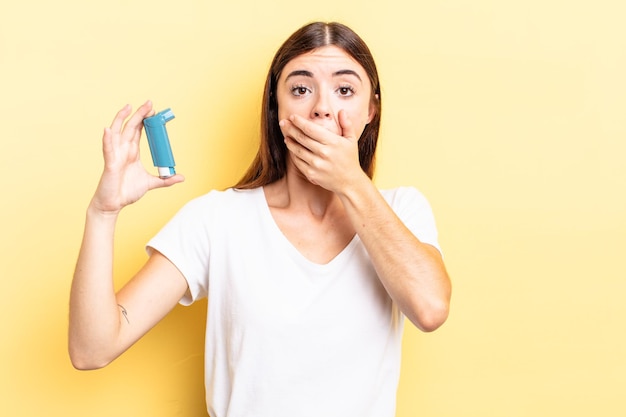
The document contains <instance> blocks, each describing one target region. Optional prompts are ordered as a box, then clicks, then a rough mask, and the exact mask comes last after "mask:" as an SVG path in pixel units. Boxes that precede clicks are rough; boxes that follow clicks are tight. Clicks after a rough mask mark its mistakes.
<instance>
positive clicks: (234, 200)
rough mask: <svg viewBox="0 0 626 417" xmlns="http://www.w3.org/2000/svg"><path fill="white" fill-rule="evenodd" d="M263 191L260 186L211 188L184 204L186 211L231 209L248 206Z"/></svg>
mask: <svg viewBox="0 0 626 417" xmlns="http://www.w3.org/2000/svg"><path fill="white" fill-rule="evenodd" d="M259 192H262V190H261V189H259V188H254V189H250V190H237V189H234V188H228V189H226V190H211V191H209V192H208V193H206V194H203V195H201V196H198V197H195V198H193V199H192V200H190V201H188V202H187V203H186V204H185V205H184V206H183V209H182V210H184V211H190V212H194V211H205V210H220V209H231V208H234V207H236V206H246V205H249V204H251V203H252V202H253V201H254V200H255V199H256V198H257V196H258V193H259Z"/></svg>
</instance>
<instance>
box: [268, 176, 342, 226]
mask: <svg viewBox="0 0 626 417" xmlns="http://www.w3.org/2000/svg"><path fill="white" fill-rule="evenodd" d="M290 168H292V169H290ZM265 195H266V199H267V202H268V204H269V205H270V207H275V208H280V209H290V210H295V211H301V212H303V211H307V212H309V213H310V214H312V215H313V216H315V217H325V215H326V214H327V213H328V212H329V210H332V209H333V208H336V207H340V206H341V201H340V200H339V198H338V197H337V196H336V195H335V193H333V192H331V191H328V190H326V189H325V188H322V187H320V186H318V185H315V184H312V183H311V182H309V181H308V180H307V179H306V178H305V177H304V176H303V175H302V174H301V173H300V172H299V171H297V169H295V168H294V167H289V168H288V169H287V174H286V175H285V176H284V177H283V178H281V179H280V180H278V181H276V182H274V183H272V184H269V185H267V186H265ZM338 205H339V206H338Z"/></svg>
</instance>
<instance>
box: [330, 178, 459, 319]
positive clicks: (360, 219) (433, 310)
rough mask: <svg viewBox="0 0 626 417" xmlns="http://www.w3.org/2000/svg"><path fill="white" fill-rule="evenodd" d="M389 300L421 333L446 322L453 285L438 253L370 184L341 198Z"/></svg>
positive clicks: (365, 181)
mask: <svg viewBox="0 0 626 417" xmlns="http://www.w3.org/2000/svg"><path fill="white" fill-rule="evenodd" d="M340 198H341V199H342V202H343V204H344V207H345V208H346V211H347V213H348V216H349V218H350V219H351V221H352V224H353V225H354V227H355V229H356V232H357V234H358V235H359V237H360V239H361V241H362V242H363V244H364V245H365V247H366V249H367V251H368V254H369V255H370V259H371V260H372V263H373V265H374V268H375V269H376V272H377V274H378V276H379V278H380V280H381V282H382V284H383V286H384V287H385V289H386V290H387V292H388V294H389V295H390V297H391V298H392V299H393V300H394V302H395V303H396V304H397V305H398V306H399V308H400V310H401V311H402V312H403V313H404V314H405V315H406V316H407V317H408V318H409V320H411V322H413V323H414V324H415V325H416V326H417V327H419V328H420V329H422V330H424V331H432V330H435V329H436V328H437V327H439V326H440V325H441V324H443V322H444V321H445V320H446V318H447V315H448V309H449V301H450V292H451V287H450V280H449V278H448V275H447V273H446V270H445V267H444V264H443V260H442V258H441V254H440V253H439V251H438V250H437V249H436V248H434V247H433V246H431V245H428V244H425V243H422V242H420V241H419V240H418V239H417V237H415V236H414V235H413V233H411V231H410V230H409V229H408V228H407V227H406V226H405V225H404V224H403V223H402V221H401V220H400V219H399V218H398V216H397V215H396V214H395V213H394V212H393V210H392V209H391V207H390V206H389V205H388V204H387V202H386V201H385V199H384V198H383V197H382V195H381V194H380V192H379V191H378V190H377V189H376V187H375V186H374V185H373V184H372V183H371V181H370V180H369V179H367V178H364V179H363V181H358V182H357V183H355V184H354V186H352V187H350V188H349V189H348V190H346V191H345V192H344V193H342V194H341V195H340Z"/></svg>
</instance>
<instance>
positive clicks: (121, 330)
mask: <svg viewBox="0 0 626 417" xmlns="http://www.w3.org/2000/svg"><path fill="white" fill-rule="evenodd" d="M130 112H131V109H130V107H129V106H126V107H124V108H123V109H122V110H120V112H118V114H117V115H116V116H115V119H114V120H113V123H112V124H111V127H110V128H107V129H105V132H104V136H103V154H104V163H105V164H104V165H105V166H104V172H103V174H102V177H101V179H100V183H99V184H98V188H97V189H96V193H95V195H94V197H93V199H92V200H91V203H90V205H89V208H88V210H87V216H86V222H85V231H84V235H83V242H82V245H81V248H80V252H79V255H78V261H77V264H76V270H75V272H74V278H73V281H72V289H71V293H70V324H69V352H70V359H71V360H72V363H73V365H74V366H75V367H76V368H79V369H94V368H100V367H102V366H105V365H107V364H108V363H109V362H111V361H112V360H113V359H115V358H116V357H117V356H119V355H120V354H121V353H122V352H124V351H125V350H126V349H127V348H128V347H129V346H131V345H132V344H133V343H134V342H135V341H136V340H137V339H139V338H140V337H141V336H142V335H143V334H145V333H146V332H147V331H148V330H149V329H150V328H151V327H152V326H154V325H155V324H156V323H157V322H158V321H159V320H160V319H161V318H162V317H163V316H165V315H166V314H167V312H168V311H170V310H171V309H172V308H173V307H174V305H175V304H176V302H177V301H178V300H180V298H181V297H182V296H183V294H184V292H185V291H186V289H187V284H186V281H185V279H184V278H183V276H182V274H181V273H180V272H179V271H178V270H177V269H176V268H175V267H174V265H172V264H171V262H169V260H167V258H165V257H164V256H163V255H161V254H160V253H158V252H156V253H154V254H153V255H152V256H151V257H150V259H149V260H148V262H147V263H146V265H145V266H144V267H143V268H142V269H141V270H140V271H139V272H138V273H137V275H136V276H135V277H134V278H133V279H132V280H131V281H130V282H129V283H128V284H127V285H126V286H125V287H124V288H123V289H122V290H121V291H120V292H119V293H118V294H116V293H115V291H114V287H113V242H114V233H115V225H116V223H117V218H118V216H119V213H120V211H121V209H122V208H123V207H125V206H126V205H128V204H132V203H133V202H135V201H137V200H138V199H139V198H141V197H142V196H143V195H144V194H145V193H146V192H147V191H149V190H151V189H153V188H158V187H165V186H169V185H173V184H175V183H177V182H180V181H182V180H183V178H182V176H175V177H171V178H168V179H166V180H163V179H160V178H157V177H154V176H151V175H150V174H149V173H148V172H147V171H146V170H145V169H144V168H143V166H142V165H141V161H140V160H139V139H140V137H141V128H142V126H143V124H142V121H143V119H144V118H145V117H146V116H148V115H150V114H152V104H151V103H150V102H147V103H146V104H144V105H143V106H141V107H140V108H139V109H138V110H137V112H136V113H135V114H134V115H133V116H132V117H131V118H130V119H129V120H128V121H127V122H126V123H124V122H125V120H126V118H127V117H128V116H129V115H130Z"/></svg>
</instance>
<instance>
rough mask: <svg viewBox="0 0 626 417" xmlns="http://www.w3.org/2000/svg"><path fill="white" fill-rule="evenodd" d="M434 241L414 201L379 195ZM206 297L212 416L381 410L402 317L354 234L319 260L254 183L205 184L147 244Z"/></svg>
mask: <svg viewBox="0 0 626 417" xmlns="http://www.w3.org/2000/svg"><path fill="white" fill-rule="evenodd" d="M381 193H382V194H383V196H384V197H385V199H386V200H387V202H388V203H389V204H390V206H391V207H392V208H393V210H394V211H395V212H396V213H397V214H398V216H399V217H400V219H401V220H402V221H403V222H404V223H405V224H406V226H407V227H408V228H409V229H410V230H411V231H412V232H413V233H414V234H415V235H416V236H417V237H418V238H419V239H420V240H421V241H422V242H425V243H429V244H431V245H433V246H436V247H438V243H437V231H436V227H435V223H434V219H433V215H432V212H431V209H430V206H429V204H428V202H427V201H426V199H425V198H424V196H423V195H422V194H420V193H419V192H418V191H417V190H416V189H414V188H410V187H403V188H397V189H393V190H386V191H381ZM148 248H149V249H148V250H150V248H154V249H156V250H158V251H159V252H161V253H162V254H163V255H165V256H166V257H167V258H168V259H169V260H170V261H171V262H172V263H173V264H174V265H176V267H177V268H178V269H179V270H180V271H181V272H182V274H183V275H184V276H185V279H186V280H187V282H188V283H189V292H188V293H187V294H186V295H185V297H184V298H183V299H182V300H181V303H182V304H185V305H188V304H190V303H192V302H193V301H195V300H197V299H199V298H201V297H208V311H207V328H206V345H205V355H206V356H205V385H206V400H207V408H208V411H209V413H210V415H211V416H212V417H265V416H267V417H309V416H310V417H320V416H324V417H353V416H354V417H357V416H358V417H368V416H371V417H392V416H394V414H395V403H396V390H397V384H398V377H399V373H400V351H401V338H402V326H403V321H404V318H403V316H402V315H401V313H399V311H397V308H396V306H395V305H394V303H393V302H392V301H391V299H390V298H389V296H388V294H387V293H386V291H385V290H384V288H383V286H382V285H381V283H380V281H379V279H378V277H377V275H376V272H375V271H374V268H373V266H372V264H371V262H370V259H369V257H368V254H367V251H366V250H365V248H364V246H363V244H362V242H361V240H360V239H359V237H358V235H356V236H355V237H354V238H353V239H352V241H351V242H350V243H349V244H348V245H347V246H346V247H345V249H343V251H342V252H340V253H339V254H338V255H337V256H336V257H335V258H334V259H332V260H331V261H330V262H329V263H327V264H324V265H320V264H316V263H313V262H311V261H309V260H308V259H307V258H305V257H304V256H303V255H302V254H301V253H300V252H299V251H298V250H297V249H296V248H295V247H294V246H293V245H292V244H291V243H290V242H289V240H288V239H287V238H286V237H285V236H284V235H283V234H282V233H281V231H280V229H279V228H278V226H277V224H276V223H275V222H274V219H273V217H272V215H271V212H270V209H269V207H268V205H267V201H266V200H265V194H264V192H263V189H262V188H257V189H253V190H233V189H229V190H226V191H211V192H210V193H208V194H206V195H204V196H201V197H198V198H196V199H194V200H192V201H190V202H189V203H188V204H186V205H185V206H184V207H183V208H182V209H181V210H180V211H179V213H177V214H176V216H174V218H173V219H172V220H171V221H170V222H169V223H168V224H167V225H166V226H165V227H164V228H163V229H162V230H161V231H160V232H159V233H158V234H157V235H156V236H155V237H154V238H153V239H152V240H151V241H150V242H149V243H148Z"/></svg>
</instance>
